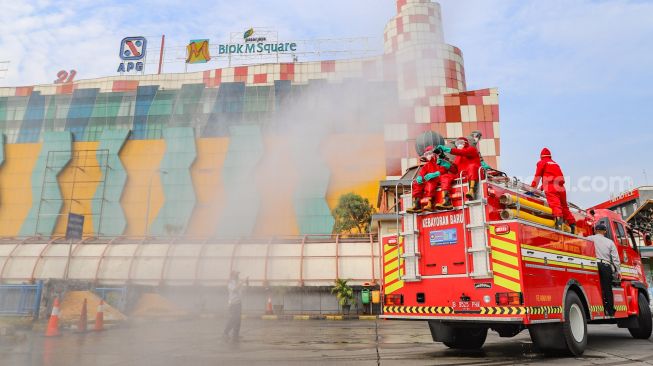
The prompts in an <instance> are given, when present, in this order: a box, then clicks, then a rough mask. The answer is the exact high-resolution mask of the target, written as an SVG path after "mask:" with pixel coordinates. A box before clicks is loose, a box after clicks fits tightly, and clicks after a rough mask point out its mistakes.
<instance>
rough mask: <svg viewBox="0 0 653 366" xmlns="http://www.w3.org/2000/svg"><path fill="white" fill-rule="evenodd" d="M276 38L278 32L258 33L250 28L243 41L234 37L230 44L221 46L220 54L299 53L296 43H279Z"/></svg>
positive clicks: (243, 35)
mask: <svg viewBox="0 0 653 366" xmlns="http://www.w3.org/2000/svg"><path fill="white" fill-rule="evenodd" d="M270 38H272V39H270ZM276 38H277V37H276V32H273V31H258V30H255V29H254V28H249V29H248V30H246V31H245V32H244V33H242V40H241V41H238V40H236V39H234V37H233V36H232V37H231V41H230V43H223V44H219V45H218V54H219V55H233V54H237V55H256V54H274V53H285V52H295V51H297V43H296V42H279V41H277V39H276Z"/></svg>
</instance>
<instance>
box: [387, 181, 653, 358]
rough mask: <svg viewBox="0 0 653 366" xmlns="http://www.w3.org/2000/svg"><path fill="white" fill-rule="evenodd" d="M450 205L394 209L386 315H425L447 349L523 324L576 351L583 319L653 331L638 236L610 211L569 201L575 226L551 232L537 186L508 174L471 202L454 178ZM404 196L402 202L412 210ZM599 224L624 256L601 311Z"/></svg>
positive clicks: (581, 345) (549, 343)
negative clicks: (609, 312) (609, 301)
mask: <svg viewBox="0 0 653 366" xmlns="http://www.w3.org/2000/svg"><path fill="white" fill-rule="evenodd" d="M454 190H455V193H454V194H453V195H452V199H453V204H454V208H453V209H452V210H447V211H439V212H433V213H431V212H427V213H419V214H410V213H406V212H405V211H400V212H398V213H399V215H398V220H400V221H398V222H397V226H398V227H399V228H400V229H399V232H397V234H396V235H392V236H387V237H383V238H382V247H383V256H382V260H383V266H382V268H383V273H384V276H383V296H384V299H383V305H384V306H383V315H382V317H383V318H385V319H402V320H426V321H428V325H429V328H430V330H431V334H432V336H433V340H434V341H436V342H443V343H444V344H445V345H447V346H448V347H451V348H460V349H475V348H480V347H482V346H483V343H484V342H485V339H486V336H487V332H488V330H494V331H496V332H497V333H498V334H499V335H500V336H501V337H513V336H515V335H517V334H518V333H519V332H521V331H522V330H524V329H528V330H529V333H530V335H531V339H532V340H533V343H534V344H535V345H536V346H537V348H539V349H540V350H542V351H543V352H556V353H560V352H562V353H567V354H572V355H581V354H582V353H583V351H584V350H585V347H586V344H587V324H606V323H609V324H616V325H617V326H618V327H620V328H628V330H629V331H630V333H631V334H632V336H633V337H635V338H642V339H646V338H649V337H650V336H651V310H650V308H649V301H650V299H649V294H648V292H647V283H646V278H645V276H644V273H643V269H642V262H641V259H640V256H639V252H638V248H637V244H636V243H637V241H638V238H637V235H638V233H637V232H636V231H635V230H631V229H630V228H629V227H628V225H627V224H626V223H625V222H624V221H623V220H622V219H621V217H620V216H619V215H617V214H615V213H613V212H612V211H609V210H594V211H591V212H584V211H583V210H581V209H579V208H577V207H575V206H573V205H572V207H573V210H572V211H573V213H574V216H575V217H576V219H577V221H578V223H577V230H576V233H575V234H572V233H570V232H569V230H568V228H563V230H556V229H554V222H553V220H552V217H551V216H550V214H551V210H550V209H549V208H548V206H547V204H546V200H545V199H544V198H543V195H542V194H541V192H539V191H535V190H533V189H532V188H531V187H530V186H527V185H525V184H523V183H521V182H519V181H518V180H516V179H513V180H511V179H508V178H507V177H506V176H505V175H501V176H494V177H488V178H487V179H485V180H484V181H482V182H481V184H480V185H479V188H478V194H477V199H476V200H474V201H466V200H465V193H466V191H467V190H468V185H467V184H466V183H460V180H459V184H457V185H456V186H455V187H454ZM410 200H411V197H410V194H406V195H404V196H403V197H402V201H403V205H400V206H401V207H410ZM598 222H603V223H605V224H606V226H607V227H608V228H609V232H608V236H609V238H610V239H612V240H614V242H615V245H616V248H617V249H618V252H619V256H620V258H621V264H620V265H621V276H620V277H621V278H620V279H615V282H614V283H613V288H612V292H613V294H614V307H615V309H616V313H615V315H614V316H613V317H610V316H606V313H605V312H604V306H603V300H602V292H601V285H600V282H599V274H598V268H597V267H598V266H597V264H598V260H597V258H596V254H595V250H594V244H593V242H592V241H590V240H588V239H586V238H585V237H586V236H588V235H591V234H592V232H593V227H594V225H595V224H597V223H598Z"/></svg>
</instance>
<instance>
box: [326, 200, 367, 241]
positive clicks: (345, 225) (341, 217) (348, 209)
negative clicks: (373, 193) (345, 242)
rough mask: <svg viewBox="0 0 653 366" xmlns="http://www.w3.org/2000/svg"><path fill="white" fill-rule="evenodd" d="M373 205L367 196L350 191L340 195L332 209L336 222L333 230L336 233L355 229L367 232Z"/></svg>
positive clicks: (349, 231)
mask: <svg viewBox="0 0 653 366" xmlns="http://www.w3.org/2000/svg"><path fill="white" fill-rule="evenodd" d="M373 213H374V207H372V205H371V204H370V201H369V200H368V199H367V198H363V197H361V196H360V195H358V194H356V193H353V192H350V193H346V194H343V195H342V196H340V199H339V200H338V205H337V206H336V208H335V209H333V217H334V218H335V220H336V222H335V225H334V227H333V231H334V232H336V233H345V232H347V233H351V232H352V230H354V229H356V231H358V232H359V233H361V234H362V233H367V232H369V229H370V221H371V220H372V214H373Z"/></svg>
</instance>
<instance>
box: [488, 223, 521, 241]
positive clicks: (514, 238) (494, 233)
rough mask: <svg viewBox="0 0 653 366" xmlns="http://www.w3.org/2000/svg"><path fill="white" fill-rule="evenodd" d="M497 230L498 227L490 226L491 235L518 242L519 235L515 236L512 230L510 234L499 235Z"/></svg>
mask: <svg viewBox="0 0 653 366" xmlns="http://www.w3.org/2000/svg"><path fill="white" fill-rule="evenodd" d="M495 228H496V226H494V225H490V234H492V235H497V236H501V237H504V238H507V239H510V240H516V239H517V235H516V234H515V232H514V231H512V230H511V231H510V232H509V233H508V234H497V233H496V231H495Z"/></svg>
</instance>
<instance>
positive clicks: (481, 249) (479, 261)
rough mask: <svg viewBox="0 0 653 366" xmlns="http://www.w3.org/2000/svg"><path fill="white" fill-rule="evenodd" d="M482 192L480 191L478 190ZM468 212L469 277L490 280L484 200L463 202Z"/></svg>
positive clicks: (481, 198) (480, 198)
mask: <svg viewBox="0 0 653 366" xmlns="http://www.w3.org/2000/svg"><path fill="white" fill-rule="evenodd" d="M479 191H482V189H479ZM465 206H466V207H467V209H468V210H469V223H468V224H467V225H466V226H465V228H466V230H467V238H468V240H470V243H471V245H469V246H468V248H467V253H468V255H469V254H471V257H472V258H471V259H472V270H471V273H469V276H470V277H472V278H491V277H492V271H491V270H490V258H489V256H490V247H489V246H488V237H487V224H486V222H485V199H484V198H483V197H479V198H478V199H477V200H475V201H470V202H465Z"/></svg>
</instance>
